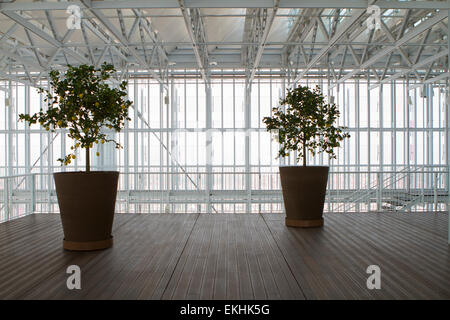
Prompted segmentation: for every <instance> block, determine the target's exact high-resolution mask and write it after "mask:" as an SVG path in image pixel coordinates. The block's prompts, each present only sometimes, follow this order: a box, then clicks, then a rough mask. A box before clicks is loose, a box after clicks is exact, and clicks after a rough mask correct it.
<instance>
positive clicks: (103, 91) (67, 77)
mask: <svg viewBox="0 0 450 320" xmlns="http://www.w3.org/2000/svg"><path fill="white" fill-rule="evenodd" d="M114 73H115V70H114V67H113V66H112V65H110V64H106V63H104V64H103V65H102V66H101V67H100V68H98V69H96V68H95V67H94V66H89V65H81V66H79V67H74V66H71V65H68V70H67V71H66V72H65V73H64V74H61V73H60V72H59V71H56V70H53V71H51V72H50V74H49V81H50V87H51V90H45V89H42V88H39V89H38V91H39V92H40V93H44V95H45V98H44V101H45V102H46V103H47V110H46V111H43V110H42V109H41V110H40V112H38V113H35V114H33V115H28V114H21V115H19V119H20V120H24V121H26V122H28V123H29V125H30V126H31V125H32V124H35V123H37V122H39V123H40V125H41V126H42V127H44V128H45V129H46V130H47V131H52V132H54V131H55V130H56V129H58V128H62V129H67V130H68V136H69V137H70V138H72V139H73V140H74V141H75V144H74V145H73V146H72V147H71V150H72V153H70V154H68V155H66V156H65V157H64V158H61V159H58V161H60V162H61V164H64V165H68V164H70V162H71V159H75V153H76V150H77V149H78V148H84V149H86V154H87V159H86V171H89V168H90V164H89V149H91V148H92V147H93V145H94V143H105V142H112V143H114V144H115V146H116V148H121V147H122V146H121V145H120V144H119V143H117V142H116V141H114V140H112V139H107V136H106V134H105V133H103V132H101V130H100V129H101V128H102V127H104V126H106V127H108V128H109V129H111V130H114V131H116V132H120V131H121V129H122V128H123V126H124V124H125V121H127V120H130V118H129V117H128V109H129V107H130V106H131V104H132V102H131V101H129V100H127V99H126V95H127V91H126V86H127V82H126V81H123V82H121V83H120V84H119V87H118V88H113V87H111V86H110V85H109V84H108V83H107V80H108V79H110V78H111V76H112V75H113V74H114ZM97 155H98V153H97Z"/></svg>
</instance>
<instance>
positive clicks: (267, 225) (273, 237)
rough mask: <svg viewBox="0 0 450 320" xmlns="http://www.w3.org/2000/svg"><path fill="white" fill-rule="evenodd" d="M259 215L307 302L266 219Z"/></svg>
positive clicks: (306, 298)
mask: <svg viewBox="0 0 450 320" xmlns="http://www.w3.org/2000/svg"><path fill="white" fill-rule="evenodd" d="M259 215H260V216H261V218H262V219H263V221H264V223H265V225H266V227H267V229H268V230H269V232H270V235H271V237H272V239H273V241H274V242H275V244H276V245H277V248H278V251H280V253H281V255H282V256H283V259H284V262H286V265H287V267H288V268H289V271H290V272H291V274H292V276H293V277H294V279H295V282H297V285H298V287H299V288H300V292H301V293H302V295H303V297H304V298H305V300H308V297H307V296H306V294H305V292H304V291H303V288H302V286H301V285H300V283H299V282H298V280H297V278H296V277H295V274H294V272H293V271H292V269H291V266H290V265H289V262H288V261H287V259H286V257H285V255H284V253H283V250H281V248H280V246H279V245H278V242H277V239H275V236H274V235H273V233H272V230H271V229H270V227H269V224H268V223H267V221H266V219H265V218H264V215H263V214H259Z"/></svg>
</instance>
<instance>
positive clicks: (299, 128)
mask: <svg viewBox="0 0 450 320" xmlns="http://www.w3.org/2000/svg"><path fill="white" fill-rule="evenodd" d="M283 106H286V108H285V111H283V108H282V107H283ZM272 111H273V116H272V117H265V118H264V119H263V122H264V123H265V124H266V127H267V130H268V131H272V132H273V131H278V141H279V143H280V150H279V152H278V156H279V157H285V156H288V155H289V151H297V154H298V157H297V159H296V160H297V162H298V161H299V160H300V158H303V165H304V166H305V165H306V153H307V152H311V154H312V155H315V154H316V152H326V153H328V154H329V156H330V157H331V158H336V155H335V153H334V148H336V147H339V146H340V142H341V141H342V140H344V139H345V138H348V137H350V135H349V134H348V133H346V132H344V130H345V129H346V128H345V127H338V126H336V125H335V123H336V120H337V119H338V118H339V110H338V109H337V107H336V105H335V104H334V103H326V102H325V98H324V96H323V95H322V93H321V91H320V88H319V87H316V88H315V89H313V90H311V89H309V88H308V87H302V86H300V87H298V88H295V89H288V90H287V94H286V98H285V99H281V100H280V106H277V107H275V108H273V109H272Z"/></svg>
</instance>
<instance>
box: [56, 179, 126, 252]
mask: <svg viewBox="0 0 450 320" xmlns="http://www.w3.org/2000/svg"><path fill="white" fill-rule="evenodd" d="M53 177H54V179H55V185H56V195H57V196H58V204H59V209H60V212H61V220H62V225H63V230H64V241H63V247H64V249H67V250H74V251H90V250H100V249H106V248H109V247H111V246H112V244H113V238H112V234H111V233H112V225H113V220H114V209H115V205H116V195H117V184H118V180H119V172H116V171H93V172H88V173H87V172H60V173H54V174H53Z"/></svg>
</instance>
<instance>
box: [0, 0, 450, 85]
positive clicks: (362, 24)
mask: <svg viewBox="0 0 450 320" xmlns="http://www.w3.org/2000/svg"><path fill="white" fill-rule="evenodd" d="M69 6H72V7H73V6H76V7H75V9H77V8H78V9H79V16H80V24H79V28H72V29H69V28H68V27H67V21H68V18H70V16H71V15H77V12H71V11H70V9H69V10H68V8H69ZM369 6H376V8H378V9H379V11H380V12H379V13H380V17H379V23H377V24H376V25H375V28H369V27H368V23H370V20H371V17H372V12H371V11H370V10H368V7H369ZM449 9H450V3H449V2H448V1H437V0H432V1H361V0H334V1H322V0H316V1H300V0H242V1H234V0H233V1H214V0H213V1H201V0H191V1H189V0H179V1H173V0H169V1H158V0H150V1H136V0H135V1H89V0H81V1H67V2H66V1H33V2H32V1H22V0H18V1H2V2H1V3H0V12H1V15H0V30H1V31H0V44H1V47H0V53H1V55H2V57H1V58H0V77H1V78H4V79H20V80H21V81H23V82H27V83H30V84H35V83H37V81H38V80H39V79H41V78H43V77H44V78H45V76H46V74H47V72H48V71H49V70H51V69H53V68H61V67H64V65H66V64H75V65H76V64H83V63H89V64H94V65H98V64H100V63H102V62H104V61H107V62H109V63H113V64H114V65H115V66H116V68H117V69H120V70H136V69H139V70H147V71H148V72H150V73H151V76H152V77H154V78H155V79H160V80H161V79H163V78H164V76H165V75H166V72H167V70H184V69H196V70H198V71H199V72H198V74H199V75H201V77H202V78H203V79H204V80H208V78H209V77H210V76H214V74H215V73H216V72H218V71H220V70H224V69H238V70H241V71H242V72H243V74H245V76H246V78H247V80H248V82H251V81H252V79H253V78H254V77H255V75H256V74H258V73H259V72H260V71H261V70H263V69H265V68H270V69H279V70H280V71H279V72H280V73H281V74H284V73H286V72H287V70H289V71H290V72H294V73H295V81H294V82H297V81H298V80H300V79H301V78H302V77H309V76H324V75H326V76H328V77H330V78H331V82H332V83H335V84H336V83H342V82H343V81H345V80H347V79H350V78H353V77H360V76H364V77H367V76H369V77H371V78H373V79H375V83H374V84H373V85H374V86H377V85H378V84H381V83H386V82H389V81H391V80H394V79H399V78H405V77H410V78H411V79H414V80H416V81H417V82H419V83H426V82H430V81H431V82H433V81H435V80H436V81H438V80H445V78H446V77H448V72H447V64H448V58H447V52H448V41H447V31H448V10H449ZM375 22H377V21H375Z"/></svg>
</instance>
